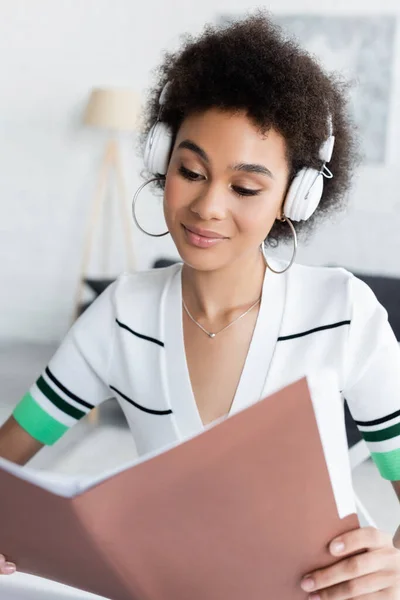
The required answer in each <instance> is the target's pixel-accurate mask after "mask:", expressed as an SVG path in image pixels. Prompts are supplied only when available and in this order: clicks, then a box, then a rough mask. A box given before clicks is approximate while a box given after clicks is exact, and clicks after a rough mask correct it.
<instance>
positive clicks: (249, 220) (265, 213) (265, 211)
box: [234, 197, 281, 238]
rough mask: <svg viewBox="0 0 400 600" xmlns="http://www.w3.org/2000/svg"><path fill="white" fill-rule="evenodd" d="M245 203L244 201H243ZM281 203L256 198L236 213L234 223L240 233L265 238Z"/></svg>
mask: <svg viewBox="0 0 400 600" xmlns="http://www.w3.org/2000/svg"><path fill="white" fill-rule="evenodd" d="M243 200H244V201H246V199H243ZM280 206H281V202H277V201H275V202H273V201H271V200H270V199H267V198H265V197H264V198H257V199H256V200H255V201H252V202H251V203H250V202H248V203H247V205H242V206H241V210H238V211H236V214H235V217H234V218H235V221H236V224H237V227H238V229H240V230H241V231H242V233H246V234H249V235H254V236H255V237H261V238H264V237H266V236H267V234H268V232H269V230H270V229H271V227H272V225H273V224H274V221H275V219H276V217H277V215H278V213H279V210H280Z"/></svg>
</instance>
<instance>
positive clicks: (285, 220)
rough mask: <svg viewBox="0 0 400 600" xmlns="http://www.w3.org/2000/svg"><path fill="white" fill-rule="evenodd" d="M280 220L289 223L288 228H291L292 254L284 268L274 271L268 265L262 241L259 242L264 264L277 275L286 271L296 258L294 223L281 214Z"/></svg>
mask: <svg viewBox="0 0 400 600" xmlns="http://www.w3.org/2000/svg"><path fill="white" fill-rule="evenodd" d="M280 221H283V222H286V223H287V224H288V225H289V227H290V230H291V232H292V235H293V254H292V258H291V259H290V261H289V263H288V265H287V266H286V267H285V268H284V269H282V271H276V270H275V269H273V268H272V267H270V266H269V264H268V260H267V255H266V252H265V244H264V242H263V243H262V244H261V252H262V253H263V256H264V260H265V264H266V265H267V268H268V269H269V270H270V271H272V272H273V273H276V274H277V275H282V273H285V272H286V271H288V270H289V269H290V267H291V266H292V264H293V263H294V259H295V258H296V254H297V233H296V229H295V228H294V225H293V223H292V221H291V220H290V219H289V217H285V216H283V217H282V219H280Z"/></svg>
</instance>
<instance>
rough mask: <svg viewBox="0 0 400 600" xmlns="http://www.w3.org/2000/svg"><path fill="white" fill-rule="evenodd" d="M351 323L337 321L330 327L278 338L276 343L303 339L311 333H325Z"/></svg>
mask: <svg viewBox="0 0 400 600" xmlns="http://www.w3.org/2000/svg"><path fill="white" fill-rule="evenodd" d="M350 323H351V321H339V322H338V323H331V324H330V325H321V327H315V328H314V329H309V330H308V331H302V332H301V333H293V334H292V335H283V336H281V337H278V340H277V341H278V342H284V341H286V340H294V339H295V338H300V337H304V336H306V335H310V334H311V333H316V332H317V331H325V330H326V329H336V328H337V327H343V326H344V325H350Z"/></svg>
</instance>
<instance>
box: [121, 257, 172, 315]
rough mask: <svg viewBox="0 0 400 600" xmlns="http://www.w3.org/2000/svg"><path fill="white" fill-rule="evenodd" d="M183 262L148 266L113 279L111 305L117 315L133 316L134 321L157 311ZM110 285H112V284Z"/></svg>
mask: <svg viewBox="0 0 400 600" xmlns="http://www.w3.org/2000/svg"><path fill="white" fill-rule="evenodd" d="M181 268H182V264H181V263H176V264H174V265H171V266H169V267H165V268H161V269H149V270H147V271H137V272H135V273H123V274H122V275H120V276H119V277H118V279H117V280H116V281H115V282H114V284H112V285H113V289H112V290H111V293H110V305H111V306H112V308H113V312H114V314H115V316H116V317H117V318H123V319H126V318H129V319H131V318H132V317H133V316H134V318H135V321H138V320H140V319H141V318H145V319H147V318H151V315H152V313H153V312H154V311H158V309H159V307H160V304H161V303H162V299H163V296H164V293H165V290H166V289H168V287H169V285H170V283H171V281H172V280H173V279H174V278H175V277H176V276H178V275H179V273H180V271H181ZM110 287H111V286H110Z"/></svg>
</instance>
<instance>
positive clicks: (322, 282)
mask: <svg viewBox="0 0 400 600" xmlns="http://www.w3.org/2000/svg"><path fill="white" fill-rule="evenodd" d="M287 305H288V308H289V310H290V307H291V309H292V310H293V311H299V312H301V313H302V314H303V315H304V317H305V318H306V320H307V321H312V320H315V321H316V322H317V323H318V322H319V321H320V320H324V321H325V320H327V321H331V320H332V322H333V320H335V321H342V320H343V321H345V320H346V321H347V320H351V319H352V318H353V317H354V315H355V314H359V315H360V314H363V315H364V318H368V315H369V314H372V313H373V312H374V311H376V310H383V308H382V306H381V305H380V304H379V302H378V300H377V299H376V296H375V294H374V293H373V291H372V290H371V288H370V287H369V286H368V285H367V284H366V283H364V282H363V281H362V280H361V279H359V278H358V277H356V276H355V275H353V274H352V273H351V272H350V271H348V270H347V269H344V268H341V267H314V266H308V265H301V264H295V265H293V267H292V269H291V270H290V271H289V272H288V277H287Z"/></svg>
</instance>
